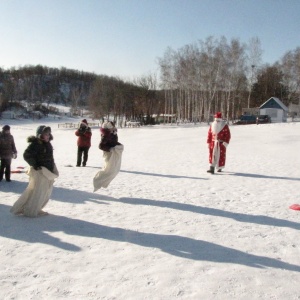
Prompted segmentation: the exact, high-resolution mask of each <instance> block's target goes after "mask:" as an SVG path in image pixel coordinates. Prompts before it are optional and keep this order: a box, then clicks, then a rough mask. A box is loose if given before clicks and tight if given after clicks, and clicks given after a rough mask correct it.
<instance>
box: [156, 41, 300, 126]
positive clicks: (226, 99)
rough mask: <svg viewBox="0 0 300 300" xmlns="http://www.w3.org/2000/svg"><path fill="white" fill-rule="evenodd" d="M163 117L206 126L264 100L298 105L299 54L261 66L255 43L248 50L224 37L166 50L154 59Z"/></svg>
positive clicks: (231, 116)
mask: <svg viewBox="0 0 300 300" xmlns="http://www.w3.org/2000/svg"><path fill="white" fill-rule="evenodd" d="M159 64H160V69H161V84H162V88H163V90H164V91H165V112H166V113H171V114H176V116H177V118H178V119H179V120H188V121H195V122H199V121H200V122H201V121H208V120H209V119H210V115H211V114H213V113H214V112H216V111H222V112H223V114H224V116H225V117H226V118H227V119H228V120H229V119H234V118H236V117H237V116H238V115H240V114H242V113H243V109H245V108H251V107H252V108H253V107H259V106H260V105H262V104H263V103H264V102H265V101H266V100H268V99H269V98H270V97H278V98H279V99H281V100H282V101H283V103H284V104H286V105H288V104H289V103H299V104H300V48H297V49H296V50H294V51H289V52H288V53H286V54H285V55H284V56H283V58H282V59H281V60H280V61H278V62H276V63H275V64H274V65H268V64H262V49H261V43H260V40H259V39H258V38H252V39H251V40H250V41H249V43H248V44H242V43H241V42H240V41H239V40H238V39H232V40H230V41H227V39H226V38H225V37H221V38H220V39H216V38H214V37H208V38H207V39H206V40H204V41H202V40H200V41H198V42H197V43H194V44H189V45H186V46H184V47H182V48H180V49H178V50H173V49H171V48H168V49H167V50H166V51H165V53H164V55H163V57H162V58H160V59H159Z"/></svg>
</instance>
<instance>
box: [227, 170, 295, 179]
mask: <svg viewBox="0 0 300 300" xmlns="http://www.w3.org/2000/svg"><path fill="white" fill-rule="evenodd" d="M226 174H227V175H232V176H240V177H250V178H259V179H276V180H277V179H282V180H292V181H300V178H293V177H283V176H269V175H261V174H250V173H232V172H226Z"/></svg>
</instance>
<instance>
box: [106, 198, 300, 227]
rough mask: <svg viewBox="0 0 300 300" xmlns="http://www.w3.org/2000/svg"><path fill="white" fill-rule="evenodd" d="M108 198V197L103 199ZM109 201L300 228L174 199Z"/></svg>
mask: <svg viewBox="0 0 300 300" xmlns="http://www.w3.org/2000/svg"><path fill="white" fill-rule="evenodd" d="M103 200H106V199H103ZM107 201H116V202H122V203H128V204H132V205H145V206H157V207H163V208H170V209H176V210H181V211H189V212H193V213H197V214H203V215H210V216H215V217H222V218H229V219H233V220H236V221H238V222H244V223H254V224H260V225H265V226H276V227H288V228H293V229H296V230H300V223H297V222H292V221H287V220H282V219H277V218H273V217H268V216H264V215H248V214H243V213H235V212H230V211H225V210H221V209H217V208H209V207H203V206H198V205H192V204H186V203H178V202H172V201H156V200H150V199H139V198H120V199H115V198H112V199H107Z"/></svg>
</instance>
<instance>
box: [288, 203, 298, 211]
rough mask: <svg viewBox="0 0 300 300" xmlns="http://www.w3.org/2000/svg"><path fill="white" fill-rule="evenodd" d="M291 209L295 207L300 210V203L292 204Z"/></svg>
mask: <svg viewBox="0 0 300 300" xmlns="http://www.w3.org/2000/svg"><path fill="white" fill-rule="evenodd" d="M290 209H293V210H300V204H292V205H291V206H290Z"/></svg>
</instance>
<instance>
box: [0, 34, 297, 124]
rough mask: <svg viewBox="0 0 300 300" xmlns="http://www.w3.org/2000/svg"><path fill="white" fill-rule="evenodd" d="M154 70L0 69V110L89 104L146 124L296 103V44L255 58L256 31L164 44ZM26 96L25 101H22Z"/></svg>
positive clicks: (98, 112) (99, 112) (104, 113)
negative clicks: (265, 59)
mask: <svg viewBox="0 0 300 300" xmlns="http://www.w3.org/2000/svg"><path fill="white" fill-rule="evenodd" d="M158 64H159V68H160V77H159V78H157V74H148V75H142V76H140V77H139V78H136V79H134V80H132V81H124V80H123V79H121V78H118V77H109V76H106V75H97V74H94V73H88V72H83V71H78V70H72V69H67V68H60V69H58V68H49V67H46V66H41V65H37V66H30V65H28V66H24V67H19V68H15V67H13V68H10V69H8V70H5V69H2V68H0V111H4V110H7V109H13V108H15V107H18V106H24V105H25V106H27V107H35V108H37V107H41V103H43V104H46V108H44V109H45V110H47V107H49V105H50V104H51V103H60V104H65V105H66V106H70V107H71V108H72V113H73V114H78V112H79V111H80V110H82V109H88V110H90V111H91V113H92V114H93V116H94V118H100V119H101V118H106V117H109V116H113V118H115V119H116V118H119V119H122V118H125V119H127V120H129V119H131V120H138V121H142V122H145V123H147V124H151V123H153V122H154V119H153V115H163V116H166V119H165V122H167V120H169V119H168V117H167V116H174V120H176V121H177V122H202V121H205V122H206V121H208V120H209V119H210V117H211V115H212V114H214V112H216V111H222V112H223V115H224V117H226V118H227V119H228V120H229V119H235V118H236V117H237V116H238V115H240V114H242V113H243V109H244V108H251V107H258V106H260V105H261V104H262V103H263V102H264V101H266V100H267V99H269V98H270V97H278V98H280V99H281V100H282V101H283V103H284V104H286V105H289V104H290V103H295V104H300V48H297V49H295V50H291V51H289V52H287V53H286V54H285V55H284V56H283V57H282V58H281V59H280V60H278V61H277V62H276V63H275V64H273V65H269V64H263V63H262V49H261V43H260V40H259V39H258V38H252V39H251V40H250V41H249V43H248V44H242V43H241V42H240V41H239V40H238V39H231V40H230V41H228V40H227V39H226V38H225V37H221V38H219V39H216V38H214V37H208V38H206V39H205V40H199V41H198V42H196V43H194V44H189V45H185V46H183V47H181V48H180V49H178V50H173V49H171V48H168V49H166V51H165V53H164V54H163V56H162V57H161V58H159V59H158ZM24 103H25V104H24Z"/></svg>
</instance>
